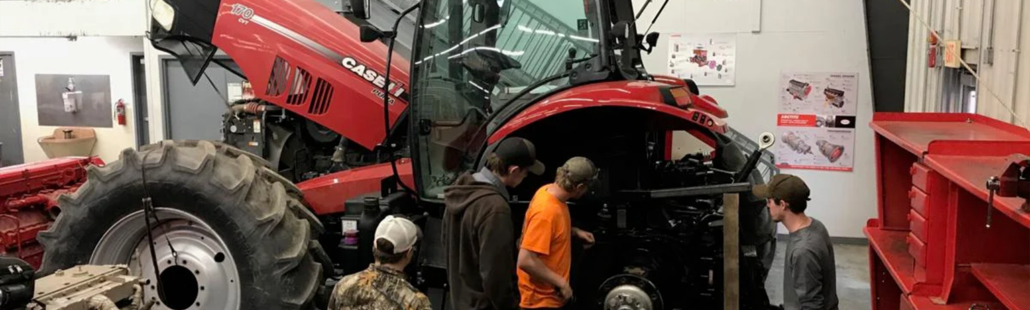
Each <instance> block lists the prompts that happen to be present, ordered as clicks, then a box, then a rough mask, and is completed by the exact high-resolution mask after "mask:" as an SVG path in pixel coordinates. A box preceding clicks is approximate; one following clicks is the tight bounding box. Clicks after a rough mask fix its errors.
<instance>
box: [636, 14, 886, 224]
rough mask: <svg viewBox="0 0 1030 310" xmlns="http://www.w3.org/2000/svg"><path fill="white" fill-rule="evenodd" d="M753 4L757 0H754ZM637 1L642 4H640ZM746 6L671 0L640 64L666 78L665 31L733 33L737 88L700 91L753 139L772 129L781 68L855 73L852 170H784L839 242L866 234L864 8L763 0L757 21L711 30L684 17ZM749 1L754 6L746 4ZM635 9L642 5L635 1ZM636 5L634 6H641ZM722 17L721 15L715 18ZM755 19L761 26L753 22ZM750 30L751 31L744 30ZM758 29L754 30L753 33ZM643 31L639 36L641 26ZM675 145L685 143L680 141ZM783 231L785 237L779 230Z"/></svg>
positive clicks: (871, 195) (868, 159)
mask: <svg viewBox="0 0 1030 310" xmlns="http://www.w3.org/2000/svg"><path fill="white" fill-rule="evenodd" d="M752 1H757V0H752ZM637 2H641V1H637ZM656 2H658V5H655V4H652V5H651V6H650V7H648V10H647V12H645V13H644V15H643V18H641V20H644V22H643V23H644V25H642V26H640V27H646V24H647V23H649V22H650V19H651V16H653V15H654V12H656V11H657V9H658V7H660V3H661V2H660V1H656ZM724 2H727V3H734V2H735V3H737V4H738V5H741V6H743V7H746V6H747V5H748V4H749V3H748V2H749V1H705V0H689V1H682V0H680V1H670V3H669V5H668V7H666V9H665V12H664V13H663V16H662V17H661V18H660V19H661V21H660V22H659V24H656V25H655V26H654V28H652V31H658V32H661V33H662V34H663V39H661V40H659V46H658V47H657V48H656V49H655V51H654V53H653V54H651V55H648V56H645V58H644V64H645V66H646V67H647V68H648V69H649V71H651V72H654V73H666V74H667V73H668V72H667V71H668V70H667V65H666V64H665V61H666V57H667V54H668V50H667V49H668V45H667V44H666V43H667V42H668V40H667V38H668V34H671V33H694V32H696V30H695V29H703V30H704V31H707V32H735V33H737V68H738V70H737V76H736V86H734V87H701V92H702V93H705V94H709V95H712V96H713V97H714V98H715V99H716V100H718V101H719V104H720V105H721V106H722V107H724V108H726V110H727V111H728V112H729V114H730V117H729V119H727V121H728V122H729V124H730V125H731V126H732V127H734V128H736V129H737V130H740V131H741V132H743V133H745V134H747V135H749V136H751V137H757V136H758V135H759V134H760V133H762V132H764V131H770V132H776V114H777V109H778V104H779V103H778V98H779V97H778V94H779V89H778V85H779V81H780V73H781V72H784V71H820V72H857V73H858V75H859V95H858V100H859V109H858V115H857V117H858V124H859V125H858V126H857V136H856V140H857V141H856V144H855V149H857V150H859V151H858V152H856V154H855V166H854V172H824V171H812V170H784V171H783V172H784V173H791V174H795V175H798V176H800V177H801V178H803V179H804V180H805V181H806V183H808V185H809V187H810V188H811V189H812V202H811V203H810V204H809V211H808V212H807V213H808V214H809V215H811V216H813V217H815V218H818V219H819V220H821V221H822V222H823V223H824V224H826V227H827V228H828V229H829V231H830V234H831V235H833V236H838V237H859V238H861V237H863V234H862V227H863V226H864V225H865V222H866V219H869V218H873V217H876V200H875V195H876V188H875V184H876V180H875V162H874V157H873V152H874V151H873V135H872V130H871V129H869V127H868V126H867V125H866V124H868V123H869V121H870V120H871V119H872V113H873V104H872V95H871V91H870V79H869V58H868V52H867V49H868V46H867V43H866V42H867V41H866V28H865V16H864V13H863V12H865V8H864V6H863V3H862V1H858V0H848V1H845V0H832V1H826V0H791V1H786V0H766V1H757V2H760V10H759V13H758V14H757V16H751V15H749V14H742V15H741V16H740V17H738V18H735V19H733V22H732V23H729V24H728V25H725V26H720V28H722V29H730V30H729V31H727V30H721V31H720V29H714V28H716V27H713V26H712V25H710V24H706V23H705V20H707V19H709V18H705V19H694V18H684V16H695V15H699V14H700V15H704V14H726V12H725V11H719V9H720V8H721V7H723V6H725V5H726V3H724ZM750 4H753V3H750ZM638 5H639V4H638ZM638 8H639V7H638ZM719 12H722V13H719ZM756 21H758V22H760V27H753V23H755V22H756ZM749 29H750V30H749ZM755 29H760V30H758V31H754V32H752V31H751V30H755ZM640 31H643V29H641V30H640ZM677 142H678V143H680V142H682V140H681V139H677ZM781 232H783V229H782V226H781Z"/></svg>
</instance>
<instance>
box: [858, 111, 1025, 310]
mask: <svg viewBox="0 0 1030 310" xmlns="http://www.w3.org/2000/svg"><path fill="white" fill-rule="evenodd" d="M870 127H872V128H873V130H874V131H875V133H876V135H875V139H876V140H875V146H876V175H877V206H876V208H877V218H875V219H871V220H869V222H868V224H867V227H866V228H865V233H866V236H867V237H868V238H869V242H870V273H871V274H870V275H871V279H870V280H871V285H872V286H873V290H872V292H873V296H872V297H873V309H878V310H884V309H889V310H896V309H959V308H961V309H966V308H967V307H969V306H970V305H972V304H974V303H979V304H990V305H992V307H991V309H1022V310H1030V214H1026V213H1020V212H1017V211H1016V210H1017V209H1018V208H1019V206H1020V205H1021V203H1022V199H1017V198H1000V199H997V200H996V202H995V205H994V208H995V209H996V210H995V214H994V219H993V222H994V223H992V227H991V228H989V229H988V228H985V221H986V212H985V211H986V207H987V203H986V199H987V194H986V189H984V184H985V182H986V180H987V178H988V177H990V176H991V175H994V174H997V173H1000V171H1002V170H1003V169H1004V168H1006V167H1007V163H1006V161H1005V158H1006V157H1007V156H1008V155H1009V154H1013V153H1021V154H1026V155H1030V131H1028V130H1026V129H1024V128H1021V127H1017V126H1013V125H1010V124H1007V123H1003V122H1000V121H997V120H994V119H990V118H987V117H984V116H980V115H974V114H958V113H947V114H942V113H877V114H876V115H875V116H874V117H873V122H872V123H871V124H870ZM898 291H900V293H901V298H900V299H894V298H895V297H897V296H898V295H897V293H898ZM884 294H886V295H884Z"/></svg>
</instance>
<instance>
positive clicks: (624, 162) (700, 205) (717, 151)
mask: <svg viewBox="0 0 1030 310" xmlns="http://www.w3.org/2000/svg"><path fill="white" fill-rule="evenodd" d="M572 114H575V113H572ZM604 118H605V115H597V114H586V113H584V114H580V115H571V116H569V118H568V119H565V120H564V121H567V122H568V123H567V124H566V126H563V127H565V128H566V129H567V130H568V131H566V132H564V133H562V134H560V137H559V136H556V135H553V134H552V135H544V134H542V133H537V132H534V131H533V130H534V129H533V128H529V129H528V130H526V131H524V132H521V133H519V134H521V135H519V136H520V137H525V138H527V139H529V140H530V141H533V142H534V143H535V144H536V145H537V149H538V150H540V151H539V152H540V153H539V155H538V156H539V157H540V158H541V160H542V161H543V162H544V163H545V164H546V165H547V167H548V171H549V172H553V171H554V169H555V168H556V167H557V166H560V165H561V163H562V162H563V161H564V160H565V159H567V158H571V157H573V156H585V157H587V158H590V159H591V160H592V161H594V163H595V164H596V165H597V167H598V168H599V170H600V174H599V180H598V182H597V183H596V184H594V185H593V186H592V188H591V192H590V193H589V194H588V195H587V196H586V197H583V198H582V199H580V200H578V201H572V202H570V203H569V209H570V214H571V215H572V221H573V226H575V227H578V228H581V229H584V230H588V231H591V232H592V233H593V234H594V236H595V238H596V243H595V244H594V245H593V246H592V247H590V248H588V249H584V247H583V246H582V244H579V243H577V242H578V241H574V243H573V258H572V259H573V262H572V266H573V269H572V273H571V274H572V276H571V280H570V282H571V285H572V287H573V291H574V293H575V296H576V299H575V301H574V302H573V303H574V304H573V305H570V307H571V308H574V309H635V310H647V309H722V297H723V267H724V266H723V210H722V207H723V201H722V200H723V198H722V197H723V195H722V194H723V193H724V192H730V191H732V190H728V189H727V187H729V186H732V185H734V184H740V183H737V180H738V179H739V177H740V176H739V174H738V173H739V172H740V171H741V169H745V167H744V166H745V165H746V164H745V162H746V161H747V157H746V155H744V154H745V153H744V150H745V149H747V147H742V146H740V145H738V144H739V143H738V142H734V141H732V140H731V139H729V138H728V137H726V136H723V135H720V134H715V136H713V138H714V141H716V145H715V147H712V148H707V149H705V148H703V149H701V150H700V151H698V152H695V153H689V154H686V155H684V156H682V157H679V158H675V159H674V158H671V156H670V155H671V154H670V153H667V152H665V151H662V150H665V149H666V145H665V144H666V143H668V142H669V140H667V139H666V136H665V135H666V132H665V131H643V132H627V131H626V130H623V129H622V128H647V127H646V126H633V125H627V126H625V127H623V126H599V125H600V124H606V123H605V122H604ZM619 119H620V120H621V121H622V122H633V121H635V120H636V121H641V122H643V121H645V120H646V118H644V117H643V115H641V116H640V118H636V119H635V118H633V117H632V115H627V114H622V115H621V116H620V118H619ZM591 120H593V121H591ZM557 121H563V120H562V119H560V116H559V118H558V120H557ZM541 127H543V126H541ZM551 128H553V127H551ZM585 131H589V132H591V134H589V135H586V134H580V133H582V132H585ZM583 137H589V138H587V139H583ZM600 141H604V143H600ZM753 148H754V149H757V146H753ZM602 154H603V155H602ZM553 177H554V176H553V174H550V175H548V174H545V175H543V176H540V177H533V176H531V177H530V178H527V180H526V181H524V185H522V186H520V187H519V188H517V189H515V190H513V191H512V195H513V197H514V199H516V200H518V201H519V202H518V203H513V204H512V213H513V214H514V217H515V218H514V219H513V220H514V221H515V226H514V227H522V221H523V220H524V214H525V211H526V208H527V207H528V204H529V200H530V199H531V197H532V194H533V192H535V190H536V189H537V188H539V187H540V186H543V185H545V184H546V183H548V182H549V180H553ZM746 180H747V181H744V182H752V183H753V182H763V181H762V180H763V177H762V174H761V173H758V172H752V173H750V174H749V175H748V176H747V177H746ZM763 211H764V212H765V217H764V218H763V217H762V212H763ZM740 212H741V213H740V214H741V215H740V221H741V240H742V245H743V244H746V246H748V247H751V248H754V246H755V245H759V244H764V243H769V242H771V241H772V239H773V238H772V236H773V234H774V230H773V228H774V227H773V226H772V224H771V221H770V220H769V219H768V213H767V212H768V211H767V210H766V209H765V202H764V200H757V198H754V197H753V196H752V195H751V194H750V192H749V191H748V192H746V193H741V199H740ZM517 233H520V232H517ZM767 251H768V250H766V251H765V252H767ZM743 252H748V253H751V252H755V251H742V253H743ZM753 254H754V255H750V256H752V257H745V258H742V261H743V260H751V261H752V262H749V263H742V264H741V271H740V273H741V275H742V276H741V278H742V280H741V291H742V295H743V296H744V298H742V305H744V306H745V307H744V308H745V309H747V308H751V307H747V305H755V306H754V308H756V309H757V308H759V307H762V305H763V301H764V305H765V306H767V305H768V299H767V297H765V296H766V294H765V292H764V286H763V285H762V283H761V282H764V281H762V279H764V277H765V274H767V272H768V268H767V267H768V265H764V266H763V264H761V263H756V262H754V261H760V260H761V259H762V258H764V256H768V255H769V253H753ZM768 257H769V260H770V261H771V256H768ZM745 269H747V270H745ZM750 276H759V277H760V278H762V279H759V280H757V281H758V282H759V283H757V284H756V283H753V282H755V281H752V279H747V280H745V279H743V278H744V277H750ZM756 290H761V291H756ZM748 298H750V299H749V300H745V299H748Z"/></svg>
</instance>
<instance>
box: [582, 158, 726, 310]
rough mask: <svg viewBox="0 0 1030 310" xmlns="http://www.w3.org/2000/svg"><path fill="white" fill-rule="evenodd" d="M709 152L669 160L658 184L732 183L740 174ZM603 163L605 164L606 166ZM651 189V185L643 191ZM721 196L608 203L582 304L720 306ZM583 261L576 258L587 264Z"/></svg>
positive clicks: (657, 175) (620, 308)
mask: <svg viewBox="0 0 1030 310" xmlns="http://www.w3.org/2000/svg"><path fill="white" fill-rule="evenodd" d="M703 159H704V157H703V156H702V155H701V154H697V155H690V156H687V157H686V158H683V159H682V160H680V161H676V162H673V161H662V162H659V163H658V164H656V165H655V166H654V167H653V168H654V170H653V171H652V173H653V174H654V176H653V177H648V178H646V179H649V180H655V181H657V182H655V184H651V186H649V187H651V188H665V189H673V188H688V187H693V186H701V185H713V184H727V183H732V181H733V173H732V172H729V171H720V170H719V169H716V168H714V167H712V166H711V164H710V163H705V162H704V161H703ZM602 169H603V168H602ZM641 193H643V191H641ZM721 200H722V199H721V194H719V195H700V196H689V197H687V196H684V197H671V198H658V199H655V198H650V197H644V195H641V196H640V197H635V198H634V197H630V198H628V199H626V200H624V201H621V202H615V203H611V204H603V205H602V206H601V207H600V209H599V210H598V211H597V216H596V217H597V224H596V225H597V226H596V227H595V228H594V229H593V232H594V235H595V237H596V238H597V244H596V245H595V246H594V247H593V248H591V249H589V250H587V251H588V252H587V253H589V255H586V256H588V258H585V259H584V261H582V262H581V264H582V266H583V269H588V270H591V271H592V272H591V274H590V275H589V276H586V277H585V278H581V279H580V280H582V281H583V282H581V283H578V284H576V285H577V287H581V288H589V287H596V288H597V290H596V292H583V291H578V292H577V296H581V297H584V299H583V300H582V301H581V302H591V303H594V305H591V306H595V307H588V308H599V309H612V310H650V309H686V308H687V306H693V307H699V309H709V308H710V309H716V308H719V305H721V301H722V300H721V298H722V287H723V285H722V278H723V277H722V271H723V267H722V265H723V262H722V252H723V249H722V246H723V243H722V219H723V216H722V213H721V210H720V206H721V205H722V201H721ZM581 264H580V263H577V264H575V265H576V266H580V265H581Z"/></svg>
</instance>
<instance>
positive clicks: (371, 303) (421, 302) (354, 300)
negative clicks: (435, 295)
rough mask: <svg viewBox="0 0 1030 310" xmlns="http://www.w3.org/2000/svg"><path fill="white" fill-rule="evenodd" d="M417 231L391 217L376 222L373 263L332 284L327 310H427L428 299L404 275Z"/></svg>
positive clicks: (399, 219)
mask: <svg viewBox="0 0 1030 310" xmlns="http://www.w3.org/2000/svg"><path fill="white" fill-rule="evenodd" d="M418 230H419V229H418V226H415V223H412V222H411V221H409V220H407V219H403V218H399V217H394V216H387V217H386V219H384V220H383V222H381V223H379V227H377V228H376V232H375V245H374V246H373V250H372V253H373V256H375V260H376V262H375V263H373V264H372V265H370V266H368V269H365V270H364V271H361V272H358V273H355V274H351V275H348V276H346V277H344V278H343V279H342V280H340V282H339V283H337V284H336V287H334V288H333V295H332V296H330V297H329V310H430V305H429V298H427V297H426V295H425V294H422V293H421V292H419V291H418V290H416V289H415V287H414V286H412V285H411V284H410V283H408V281H407V279H406V278H405V274H404V267H406V266H407V265H408V263H411V259H412V254H413V253H414V245H415V242H416V241H418Z"/></svg>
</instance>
